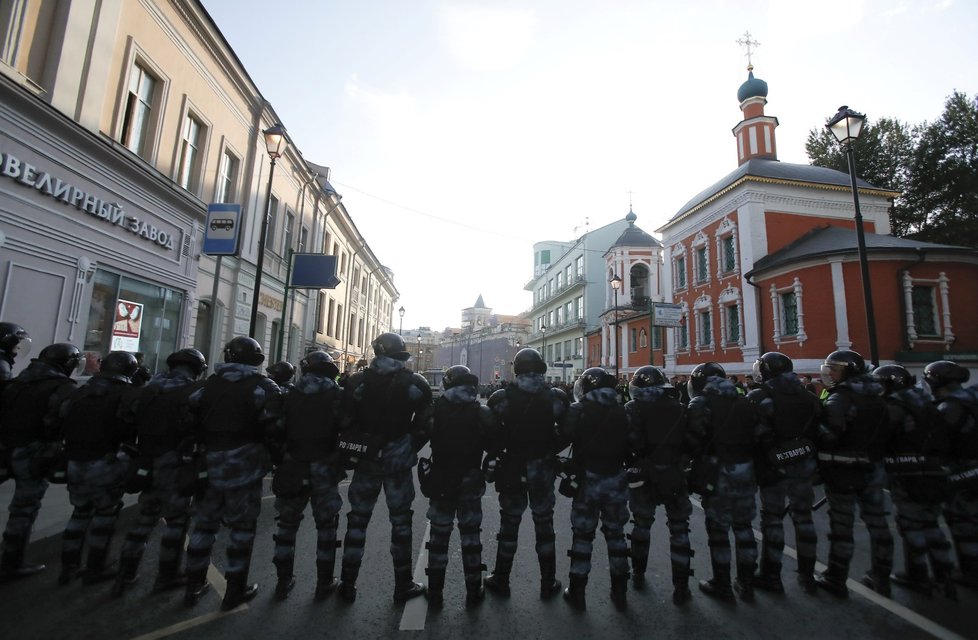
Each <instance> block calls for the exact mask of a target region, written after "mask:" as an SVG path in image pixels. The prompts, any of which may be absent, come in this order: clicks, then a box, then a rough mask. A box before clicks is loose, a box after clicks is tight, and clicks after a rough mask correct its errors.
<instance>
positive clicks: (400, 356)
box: [370, 333, 411, 362]
mask: <svg viewBox="0 0 978 640" xmlns="http://www.w3.org/2000/svg"><path fill="white" fill-rule="evenodd" d="M370 346H372V347H373V348H374V355H375V356H387V357H388V358H394V359H395V360H400V361H402V362H404V361H406V360H408V359H409V358H410V357H411V353H410V352H409V351H408V350H407V345H406V344H404V338H402V337H401V336H399V335H397V334H396V333H382V334H380V335H379V336H377V337H376V338H374V341H373V342H372V343H371V345H370Z"/></svg>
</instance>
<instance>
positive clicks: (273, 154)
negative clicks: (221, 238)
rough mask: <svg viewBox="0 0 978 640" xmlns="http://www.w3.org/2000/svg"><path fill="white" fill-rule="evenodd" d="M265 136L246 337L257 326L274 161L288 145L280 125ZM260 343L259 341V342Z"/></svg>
mask: <svg viewBox="0 0 978 640" xmlns="http://www.w3.org/2000/svg"><path fill="white" fill-rule="evenodd" d="M262 133H263V134H264V135H265V148H266V150H267V151H268V157H269V158H271V161H272V163H271V166H270V167H269V169H268V188H267V189H266V190H265V215H264V216H263V217H262V223H261V233H260V234H259V235H258V262H257V264H256V265H255V291H254V292H253V293H252V295H251V322H250V323H249V324H248V335H249V336H251V337H252V338H254V337H255V325H256V324H258V294H259V293H260V292H261V277H262V269H264V266H265V239H266V237H267V236H268V217H269V215H271V207H272V177H273V176H274V175H275V161H276V160H278V159H279V158H280V157H281V156H282V154H283V153H285V147H286V145H287V144H288V140H287V139H286V135H285V127H283V126H282V125H281V124H276V125H274V126H271V127H269V128H267V129H265V131H263V132H262ZM259 342H261V340H259Z"/></svg>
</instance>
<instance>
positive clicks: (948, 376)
mask: <svg viewBox="0 0 978 640" xmlns="http://www.w3.org/2000/svg"><path fill="white" fill-rule="evenodd" d="M970 377H971V372H970V371H968V369H966V368H965V367H962V366H961V365H960V364H958V363H957V362H951V361H950V360H938V361H936V362H931V363H930V364H929V365H927V366H926V367H924V380H926V381H927V384H929V385H930V388H931V389H932V390H934V391H936V390H937V389H941V388H943V387H947V386H950V385H957V386H960V385H962V384H964V383H965V382H967V381H968V379H969V378H970Z"/></svg>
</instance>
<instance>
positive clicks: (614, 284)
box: [611, 273, 621, 384]
mask: <svg viewBox="0 0 978 640" xmlns="http://www.w3.org/2000/svg"><path fill="white" fill-rule="evenodd" d="M611 288H612V289H613V290H614V292H615V381H616V382H615V384H618V383H617V380H618V290H619V289H621V277H619V275H618V274H617V273H616V274H615V275H614V276H612V277H611Z"/></svg>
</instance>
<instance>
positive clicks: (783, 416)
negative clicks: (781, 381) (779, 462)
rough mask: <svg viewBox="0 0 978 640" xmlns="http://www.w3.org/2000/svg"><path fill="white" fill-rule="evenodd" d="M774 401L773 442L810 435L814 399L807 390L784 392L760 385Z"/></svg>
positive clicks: (772, 419) (813, 423)
mask: <svg viewBox="0 0 978 640" xmlns="http://www.w3.org/2000/svg"><path fill="white" fill-rule="evenodd" d="M761 388H762V389H763V391H764V393H766V394H767V395H768V397H769V398H771V400H772V401H773V402H774V411H773V412H772V415H771V428H772V429H773V431H774V439H775V442H784V441H786V440H791V439H792V438H798V437H811V435H812V433H813V431H814V428H815V413H816V408H815V407H816V405H815V402H816V401H815V399H814V398H813V397H812V396H811V394H810V393H808V392H807V391H802V390H799V391H798V393H785V392H784V391H779V390H777V389H773V388H771V387H767V386H763V387H761Z"/></svg>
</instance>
